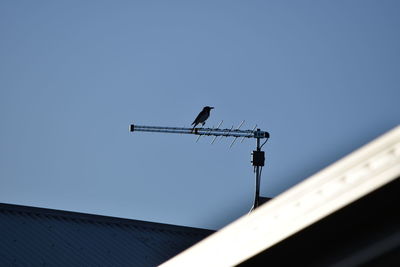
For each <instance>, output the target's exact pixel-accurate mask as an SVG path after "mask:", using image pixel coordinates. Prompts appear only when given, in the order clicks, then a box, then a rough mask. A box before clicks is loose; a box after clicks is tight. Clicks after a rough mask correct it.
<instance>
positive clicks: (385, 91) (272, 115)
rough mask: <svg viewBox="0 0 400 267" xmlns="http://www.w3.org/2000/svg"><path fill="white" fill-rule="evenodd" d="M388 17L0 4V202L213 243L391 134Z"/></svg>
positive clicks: (394, 106)
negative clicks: (203, 235) (249, 136)
mask: <svg viewBox="0 0 400 267" xmlns="http://www.w3.org/2000/svg"><path fill="white" fill-rule="evenodd" d="M399 13H400V2H399V1H389V0H384V1H378V0H376V1H361V0H360V1H235V0H234V1H1V2H0V38H1V41H0V202H2V203H11V204H20V205H28V206H36V207H44V208H52V209H61V210H68V211H77V212H85V213H91V214H101V215H107V216H116V217H123V218H130V219H137V220H145V221H153V222H160V223H168V224H176V225H185V226H191V227H200V228H207V229H220V228H221V227H223V226H225V225H227V224H228V223H230V222H232V221H234V220H235V219H237V218H239V217H240V216H242V215H244V214H246V213H248V211H249V210H250V208H251V206H252V201H253V197H254V173H253V167H252V166H251V163H250V154H251V151H252V150H253V149H254V148H255V140H245V141H244V142H243V143H240V142H237V143H236V144H235V145H234V146H233V147H232V148H229V145H230V143H231V141H232V139H227V138H225V139H221V140H219V141H217V142H216V143H214V144H213V145H211V144H210V143H211V141H212V138H210V137H202V138H200V140H199V141H198V142H196V139H197V137H196V136H192V135H177V134H176V135H175V134H158V133H141V132H134V133H131V132H129V125H130V124H137V125H149V126H171V127H173V126H176V127H190V124H191V123H192V122H193V120H194V118H195V117H196V116H197V114H198V113H199V112H200V110H201V109H202V108H203V107H204V106H207V105H208V106H213V107H215V109H214V110H212V112H211V116H210V118H209V119H208V120H207V123H206V126H209V127H212V126H217V125H218V124H219V122H220V121H221V120H223V121H224V123H223V128H224V127H226V128H230V127H231V126H232V125H233V126H235V127H236V126H238V125H239V124H240V122H241V121H242V120H245V123H244V125H243V126H242V129H253V127H254V125H256V124H257V125H258V127H259V128H261V130H264V131H268V132H269V133H270V134H271V138H270V139H269V140H268V142H267V143H266V145H265V146H264V147H263V150H264V151H265V153H266V165H265V167H264V169H263V173H262V179H261V195H262V196H265V197H275V196H277V195H279V194H280V193H282V192H284V191H285V190H287V189H289V188H290V187H292V186H294V185H295V184H297V183H299V182H301V181H302V180H304V179H306V178H307V177H309V176H310V175H312V174H314V173H316V172H318V171H319V170H321V169H322V168H324V167H326V166H329V165H330V164H331V163H333V162H335V161H337V160H338V159H340V158H342V157H343V156H345V155H347V154H349V153H350V152H352V151H354V150H355V149H357V148H359V147H361V146H362V145H364V144H366V143H368V142H369V141H371V140H373V139H374V138H376V137H378V136H380V135H381V134H383V133H385V132H386V131H388V130H390V129H392V128H394V127H395V126H396V125H398V124H399V122H400V116H399V115H400V112H399V107H398V103H399V99H400V87H399V84H400V49H399V48H400V31H399V29H400V16H399V15H398V14H399Z"/></svg>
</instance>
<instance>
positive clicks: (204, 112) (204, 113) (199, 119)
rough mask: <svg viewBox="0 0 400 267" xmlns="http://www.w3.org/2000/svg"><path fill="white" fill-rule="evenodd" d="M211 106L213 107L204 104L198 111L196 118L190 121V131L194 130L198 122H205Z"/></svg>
mask: <svg viewBox="0 0 400 267" xmlns="http://www.w3.org/2000/svg"><path fill="white" fill-rule="evenodd" d="M213 108H214V107H209V106H205V107H204V108H203V110H202V111H200V113H199V115H197V117H196V119H195V120H194V121H193V123H192V125H194V126H193V129H192V132H193V131H194V128H196V126H197V125H198V124H200V123H201V124H202V125H204V124H205V123H206V120H207V119H208V117H209V116H210V110H212V109H213Z"/></svg>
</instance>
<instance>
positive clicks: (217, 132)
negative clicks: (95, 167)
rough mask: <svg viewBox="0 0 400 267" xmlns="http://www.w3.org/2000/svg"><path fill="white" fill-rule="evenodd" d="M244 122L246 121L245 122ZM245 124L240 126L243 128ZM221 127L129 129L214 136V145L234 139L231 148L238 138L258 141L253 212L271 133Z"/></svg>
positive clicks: (136, 127) (257, 204) (143, 127)
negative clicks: (230, 138) (262, 141)
mask: <svg viewBox="0 0 400 267" xmlns="http://www.w3.org/2000/svg"><path fill="white" fill-rule="evenodd" d="M243 122H244V121H243ZM243 122H242V123H241V124H240V126H242V124H243ZM221 124H222V122H221V123H220V124H219V126H220V125H221ZM219 126H218V127H217V128H194V129H193V128H180V127H160V126H143V125H135V124H131V125H130V127H129V130H130V131H131V132H154V133H175V134H194V135H198V136H199V138H200V136H202V135H205V136H214V140H213V141H212V143H214V141H215V138H217V137H218V136H221V137H234V138H235V139H234V140H233V142H232V143H231V146H232V145H233V143H234V142H235V140H236V139H237V138H240V137H241V138H242V141H243V140H244V138H255V139H257V147H256V150H254V151H253V152H252V153H251V155H252V161H251V162H252V164H253V166H254V173H255V180H256V189H255V195H254V203H253V207H252V208H251V210H254V209H255V208H257V207H258V206H259V204H260V203H259V202H260V201H259V200H260V183H261V171H262V167H263V166H264V162H265V153H264V151H261V148H262V146H263V145H264V144H265V142H267V140H268V138H269V133H268V132H266V131H261V130H260V129H257V130H255V128H256V127H254V129H253V130H240V129H239V128H240V126H239V127H238V128H237V129H233V126H232V127H231V128H230V129H219ZM261 139H266V140H265V142H264V144H262V145H260V141H261Z"/></svg>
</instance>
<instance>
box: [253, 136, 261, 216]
mask: <svg viewBox="0 0 400 267" xmlns="http://www.w3.org/2000/svg"><path fill="white" fill-rule="evenodd" d="M260 150H261V148H260V138H257V151H260ZM255 173H256V192H255V195H254V204H253V210H254V209H255V208H257V207H258V206H259V199H260V180H261V179H260V178H261V177H260V176H261V175H260V166H255Z"/></svg>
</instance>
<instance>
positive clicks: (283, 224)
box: [162, 126, 400, 267]
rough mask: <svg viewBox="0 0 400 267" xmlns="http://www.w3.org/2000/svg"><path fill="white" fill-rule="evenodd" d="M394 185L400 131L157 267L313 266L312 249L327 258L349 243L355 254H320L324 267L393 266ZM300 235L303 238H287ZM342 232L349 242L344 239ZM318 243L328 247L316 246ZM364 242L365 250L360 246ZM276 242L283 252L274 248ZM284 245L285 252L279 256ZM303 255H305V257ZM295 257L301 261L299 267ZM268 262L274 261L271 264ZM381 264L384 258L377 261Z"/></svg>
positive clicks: (399, 167)
mask: <svg viewBox="0 0 400 267" xmlns="http://www.w3.org/2000/svg"><path fill="white" fill-rule="evenodd" d="M399 178H400V126H398V127H396V128H395V129H393V130H391V131H389V132H388V133H386V134H384V135H383V136H381V137H379V138H377V139H376V140H373V141H372V142H370V143H369V144H367V145H365V146H363V147H361V148H360V149H358V150H356V151H354V152H353V153H351V154H350V155H348V156H346V157H344V158H343V159H341V160H339V161H338V162H336V163H334V164H332V165H331V166H329V167H327V168H325V169H323V170H322V171H320V172H318V173H316V174H314V175H313V176H311V177H309V178H308V179H306V180H304V181H302V182H301V183H299V184H298V185H296V186H294V187H292V188H290V189H289V190H288V191H286V192H284V193H282V194H280V195H278V196H277V197H275V198H274V199H271V200H270V201H268V202H267V203H265V204H264V205H261V206H260V207H258V208H257V209H256V210H254V211H253V212H252V213H250V214H249V215H245V216H243V217H241V218H239V219H238V220H236V221H235V222H233V223H231V224H229V225H228V226H226V227H224V228H223V229H221V230H219V231H218V232H216V233H215V234H213V235H211V236H210V237H208V238H206V239H204V240H202V241H201V242H199V243H197V244H196V245H194V246H192V247H190V248H189V249H187V250H185V251H184V252H182V253H180V254H179V255H177V256H175V257H174V258H172V259H170V260H168V261H167V262H165V263H163V265H162V266H165V267H167V266H168V267H169V266H171V267H172V266H174V267H175V266H218V267H221V266H236V265H238V264H241V263H243V264H244V266H254V262H253V261H252V260H251V259H253V258H254V259H255V260H262V261H263V262H264V265H267V264H270V265H271V264H272V265H271V266H275V265H283V266H286V265H285V264H284V263H285V262H286V263H287V262H290V263H291V264H287V265H288V266H292V265H293V266H297V265H298V266H314V265H312V260H314V258H315V257H314V256H315V255H314V254H313V252H316V253H318V246H321V247H320V248H322V245H323V246H324V248H325V249H322V251H324V252H325V253H326V252H328V253H329V252H332V251H329V249H330V248H332V247H336V248H340V247H341V249H343V248H344V247H346V248H349V247H348V245H349V244H348V241H349V238H350V239H351V238H354V239H353V240H351V241H352V243H351V244H354V246H356V250H353V249H354V247H350V248H349V249H352V250H353V252H354V253H353V252H351V253H349V251H343V250H342V254H340V255H338V254H334V255H332V254H331V255H327V254H326V255H327V256H328V257H329V260H330V264H328V265H329V266H331V265H334V264H336V263H337V264H339V265H335V266H360V265H361V264H363V263H366V262H368V261H370V260H371V259H372V260H374V261H375V260H376V261H375V262H380V263H381V262H382V257H383V256H384V255H389V256H388V257H389V258H391V259H393V255H395V254H393V250H395V249H397V255H400V254H399V253H398V251H399V249H400V238H399V235H400V233H399V231H398V229H399V228H398V225H399V216H398V212H395V209H396V207H397V206H396V205H395V204H394V203H398V198H399V197H398V196H399V181H400V179H399ZM377 203H379V204H377ZM376 205H378V206H376ZM396 211H397V210H396ZM358 215H361V216H360V217H359V216H358ZM329 217H330V219H328V218H329ZM332 218H333V219H332ZM360 219H361V220H360ZM375 222H379V225H378V223H375ZM321 223H322V224H321ZM362 225H367V227H365V226H363V227H361V226H362ZM351 226H353V227H354V229H353V228H351ZM394 226H396V227H394ZM339 227H340V229H339ZM349 227H350V228H349ZM359 228H360V229H359ZM307 229H308V230H307ZM310 229H311V230H310ZM321 229H323V230H321ZM352 230H353V231H352ZM375 230H379V232H376V231H375ZM302 231H305V232H303V233H305V235H297V237H295V238H291V237H294V236H296V234H298V233H301V232H302ZM332 233H337V235H334V234H333V235H332ZM348 233H351V236H347V237H346V234H348ZM363 234H366V235H368V236H367V237H365V236H364V235H363ZM325 237H327V238H328V240H325V241H324V242H325V243H324V244H322V239H323V238H325ZM359 237H362V238H359ZM346 238H347V240H346ZM365 238H367V241H368V242H367V243H366V242H360V241H361V240H362V241H365V240H366V239H365ZM290 239H291V241H290ZM299 240H300V241H299ZM337 240H341V241H339V243H336V245H337V246H335V245H334V244H332V242H338V241H337ZM357 241H358V243H357ZM282 242H284V243H286V244H287V245H284V246H281V245H279V244H282ZM307 242H310V243H307ZM341 242H343V243H341ZM289 244H291V245H289ZM289 246H290V247H291V250H289V249H285V248H287V247H289ZM350 246H351V245H350ZM362 246H364V248H361V247H362ZM316 247H317V248H316ZM221 248H224V249H221ZM305 248H308V249H309V250H310V251H308V252H307V254H304V255H302V254H301V253H297V254H293V253H291V251H296V249H298V251H304V249H305ZM357 249H358V250H357ZM326 250H328V251H326ZM319 251H321V250H319ZM334 252H338V251H334ZM395 252H396V251H395ZM352 253H353V254H352ZM259 255H262V256H261V257H259ZM288 255H289V257H288ZM297 255H300V256H301V257H297ZM305 255H307V256H310V255H311V258H310V257H307V256H305ZM319 256H320V255H318V257H319ZM371 257H372V258H371ZM375 257H376V258H375ZM385 257H386V256H385ZM299 258H302V259H303V260H304V261H303V262H301V261H299ZM274 259H278V260H277V261H276V262H275V261H274ZM324 260H328V258H324V259H321V258H318V259H316V262H318V263H321V262H323V261H324ZM397 260H399V257H397ZM385 261H386V258H384V259H383V262H385ZM274 263H276V264H274ZM280 263H282V264H280ZM346 263H349V264H346ZM350 263H352V264H350ZM315 266H326V265H323V264H322V265H321V264H319V265H318V264H316V265H315ZM374 266H375V265H374ZM376 266H388V265H385V264H383V265H379V264H378V265H376ZM390 266H391V265H390ZM396 266H399V265H398V264H397V265H396Z"/></svg>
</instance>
